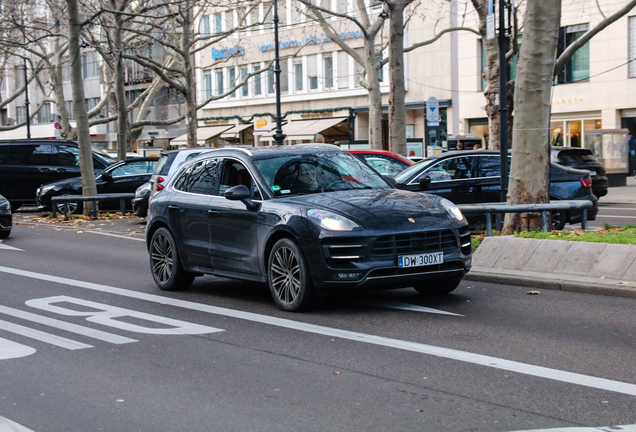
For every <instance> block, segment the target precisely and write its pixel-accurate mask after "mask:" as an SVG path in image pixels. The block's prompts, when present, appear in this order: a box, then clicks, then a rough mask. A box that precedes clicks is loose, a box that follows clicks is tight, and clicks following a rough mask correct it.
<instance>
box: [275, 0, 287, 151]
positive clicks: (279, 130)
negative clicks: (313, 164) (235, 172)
mask: <svg viewBox="0 0 636 432" xmlns="http://www.w3.org/2000/svg"><path fill="white" fill-rule="evenodd" d="M274 77H275V78H276V133H274V141H275V142H276V145H278V146H279V145H283V140H284V139H285V136H286V135H285V134H284V133H283V126H282V124H281V123H282V117H281V115H280V62H279V58H278V2H277V1H276V0H274Z"/></svg>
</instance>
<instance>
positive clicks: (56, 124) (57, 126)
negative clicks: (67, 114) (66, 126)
mask: <svg viewBox="0 0 636 432" xmlns="http://www.w3.org/2000/svg"><path fill="white" fill-rule="evenodd" d="M53 127H54V128H55V129H62V125H61V124H60V122H55V124H54V125H53Z"/></svg>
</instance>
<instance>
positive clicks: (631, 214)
mask: <svg viewBox="0 0 636 432" xmlns="http://www.w3.org/2000/svg"><path fill="white" fill-rule="evenodd" d="M606 223H607V224H608V225H616V226H619V227H622V226H625V225H636V204H631V203H621V204H613V203H603V199H602V198H601V200H600V201H599V212H598V215H597V216H596V220H595V221H589V222H588V228H603V227H604V225H605V224H606Z"/></svg>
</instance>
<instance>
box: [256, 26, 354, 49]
mask: <svg viewBox="0 0 636 432" xmlns="http://www.w3.org/2000/svg"><path fill="white" fill-rule="evenodd" d="M338 36H339V37H340V39H343V40H346V39H356V38H359V37H362V31H361V30H347V31H345V32H342V33H338ZM326 42H331V38H330V37H329V36H327V35H326V34H324V33H323V34H321V35H314V36H304V37H303V38H302V39H301V40H286V41H281V42H279V43H278V48H279V49H285V48H298V47H301V46H303V45H315V44H322V43H326ZM274 48H275V45H274V44H273V43H270V44H260V45H259V46H258V50H259V51H261V52H263V51H273V50H274Z"/></svg>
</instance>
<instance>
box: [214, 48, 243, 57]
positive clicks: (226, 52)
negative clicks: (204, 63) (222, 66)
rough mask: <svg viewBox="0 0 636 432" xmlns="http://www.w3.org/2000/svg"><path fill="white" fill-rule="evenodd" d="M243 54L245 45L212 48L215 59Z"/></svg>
mask: <svg viewBox="0 0 636 432" xmlns="http://www.w3.org/2000/svg"><path fill="white" fill-rule="evenodd" d="M243 54H244V53H243V47H240V46H236V47H232V48H223V49H219V50H218V49H216V48H212V58H213V59H224V58H229V57H234V56H241V55H243Z"/></svg>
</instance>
